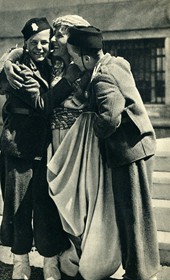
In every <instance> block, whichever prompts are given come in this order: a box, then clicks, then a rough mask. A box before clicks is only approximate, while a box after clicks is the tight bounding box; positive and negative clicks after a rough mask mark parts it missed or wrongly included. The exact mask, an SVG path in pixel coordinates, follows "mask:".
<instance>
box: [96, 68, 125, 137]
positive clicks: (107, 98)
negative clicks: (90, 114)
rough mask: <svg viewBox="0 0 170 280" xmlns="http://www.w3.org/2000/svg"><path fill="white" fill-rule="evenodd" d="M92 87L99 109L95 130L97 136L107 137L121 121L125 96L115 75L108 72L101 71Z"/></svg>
mask: <svg viewBox="0 0 170 280" xmlns="http://www.w3.org/2000/svg"><path fill="white" fill-rule="evenodd" d="M92 88H93V94H94V95H95V98H96V104H97V111H98V116H97V117H96V121H95V124H94V130H95V133H96V136H97V137H99V138H107V137H109V136H110V135H111V134H112V133H114V132H115V131H116V129H117V128H118V127H119V125H120V123H121V114H122V112H123V110H124V108H125V98H124V97H123V95H122V94H121V92H120V90H119V88H118V86H117V85H116V81H115V80H114V78H113V76H110V75H108V74H107V73H99V74H98V75H97V77H96V78H94V80H93V86H92Z"/></svg>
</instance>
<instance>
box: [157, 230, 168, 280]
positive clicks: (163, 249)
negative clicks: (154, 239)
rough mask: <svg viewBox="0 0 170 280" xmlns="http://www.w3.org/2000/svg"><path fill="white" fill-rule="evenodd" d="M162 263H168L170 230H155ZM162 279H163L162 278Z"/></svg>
mask: <svg viewBox="0 0 170 280" xmlns="http://www.w3.org/2000/svg"><path fill="white" fill-rule="evenodd" d="M157 236H158V243H159V253H160V259H161V264H162V265H168V266H169V265H170V232H164V231H157ZM162 280H164V279H162Z"/></svg>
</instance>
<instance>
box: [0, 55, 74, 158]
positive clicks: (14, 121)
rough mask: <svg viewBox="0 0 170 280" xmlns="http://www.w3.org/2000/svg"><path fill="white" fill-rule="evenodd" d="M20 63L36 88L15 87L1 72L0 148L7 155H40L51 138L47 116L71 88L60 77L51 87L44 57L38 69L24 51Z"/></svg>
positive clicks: (49, 73)
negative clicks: (0, 113)
mask: <svg viewBox="0 0 170 280" xmlns="http://www.w3.org/2000/svg"><path fill="white" fill-rule="evenodd" d="M19 63H23V64H25V65H26V66H28V67H29V68H30V69H31V71H32V77H33V78H34V79H35V80H36V81H38V83H39V87H35V88H34V87H33V88H32V89H31V90H30V89H29V90H27V88H26V87H22V88H21V89H20V90H14V89H13V88H12V87H10V86H9V84H8V82H7V80H6V76H5V74H4V72H3V71H2V73H1V76H0V91H1V94H6V96H7V100H6V102H5V104H4V107H3V122H4V125H3V131H2V135H1V149H2V151H3V152H4V153H6V154H8V155H10V156H16V157H24V158H31V159H35V158H41V157H42V156H43V155H44V153H46V150H47V146H48V144H49V142H50V141H51V129H50V123H49V115H50V113H51V112H52V109H53V108H54V107H55V106H57V105H59V104H60V102H62V101H63V100H64V99H65V98H66V97H67V96H68V95H69V93H70V92H71V91H72V87H71V86H70V85H69V84H68V83H67V81H66V80H65V79H62V81H61V82H59V83H58V84H57V85H56V86H55V87H54V88H53V89H50V79H51V67H50V66H49V64H48V62H47V61H46V60H44V62H42V63H41V66H39V67H38V68H37V67H36V65H35V64H34V63H33V61H32V60H31V59H30V57H29V55H28V54H27V53H24V54H23V56H22V57H21V58H20V61H19Z"/></svg>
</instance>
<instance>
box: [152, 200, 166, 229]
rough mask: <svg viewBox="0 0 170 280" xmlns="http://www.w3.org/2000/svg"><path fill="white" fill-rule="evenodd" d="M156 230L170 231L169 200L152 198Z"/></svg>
mask: <svg viewBox="0 0 170 280" xmlns="http://www.w3.org/2000/svg"><path fill="white" fill-rule="evenodd" d="M152 205H153V209H154V213H155V219H156V225H157V230H158V231H165V232H170V200H161V199H152Z"/></svg>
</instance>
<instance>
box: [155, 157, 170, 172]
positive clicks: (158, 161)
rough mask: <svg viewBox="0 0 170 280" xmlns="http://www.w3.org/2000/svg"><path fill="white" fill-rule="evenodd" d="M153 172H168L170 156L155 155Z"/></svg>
mask: <svg viewBox="0 0 170 280" xmlns="http://www.w3.org/2000/svg"><path fill="white" fill-rule="evenodd" d="M154 170H155V171H162V172H170V156H167V155H166V156H163V155H159V156H158V155H157V156H156V157H155V165H154Z"/></svg>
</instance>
